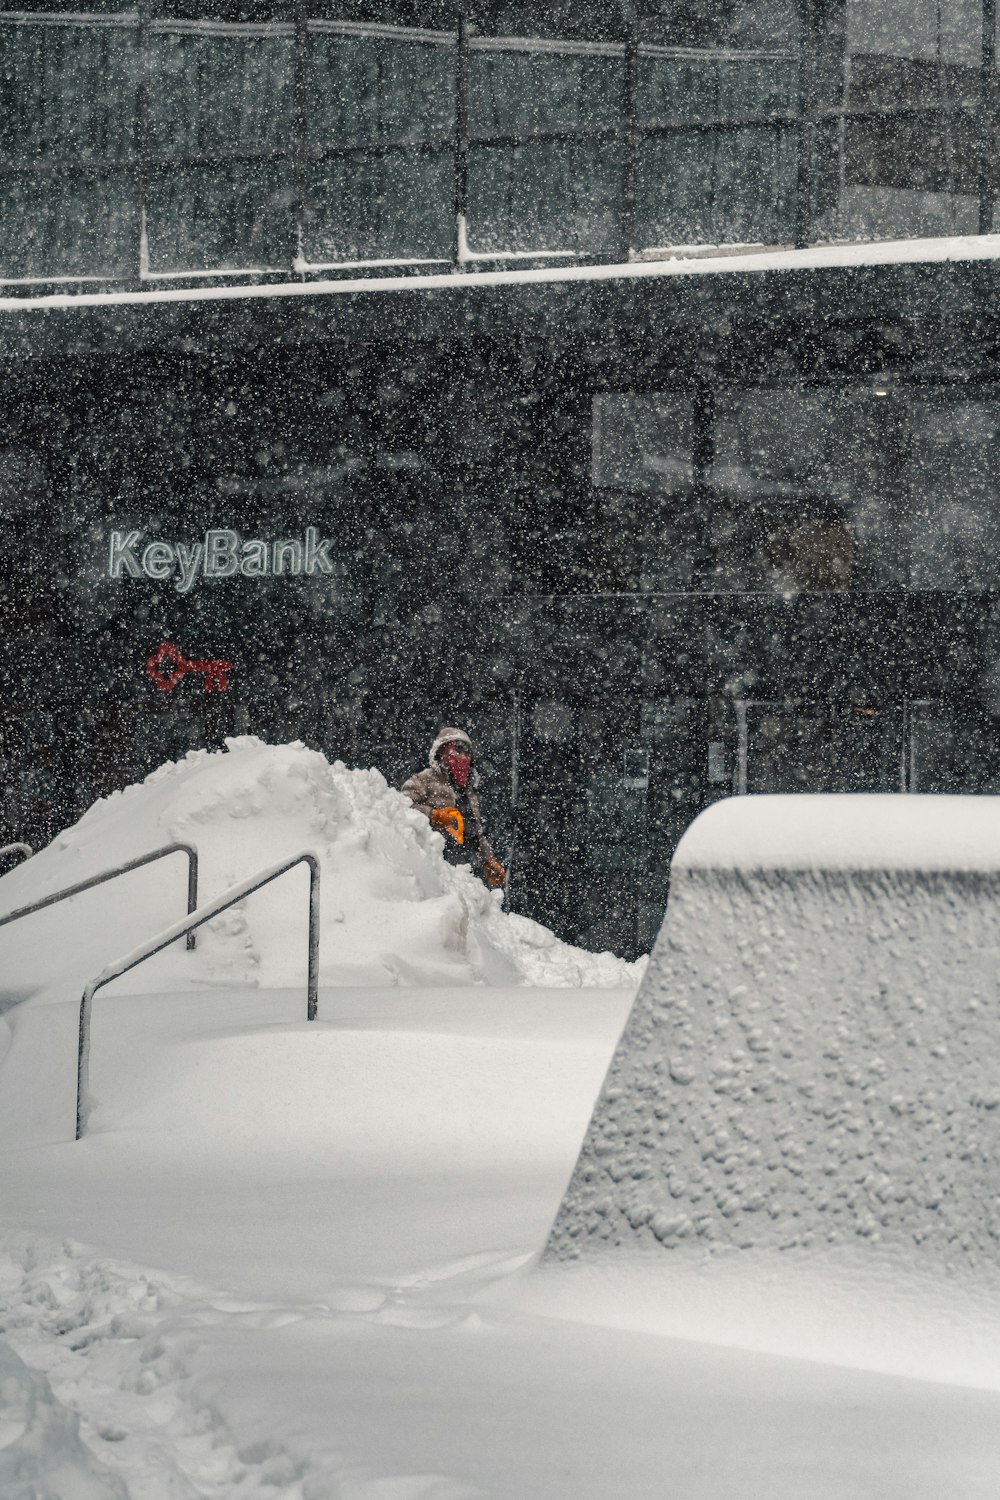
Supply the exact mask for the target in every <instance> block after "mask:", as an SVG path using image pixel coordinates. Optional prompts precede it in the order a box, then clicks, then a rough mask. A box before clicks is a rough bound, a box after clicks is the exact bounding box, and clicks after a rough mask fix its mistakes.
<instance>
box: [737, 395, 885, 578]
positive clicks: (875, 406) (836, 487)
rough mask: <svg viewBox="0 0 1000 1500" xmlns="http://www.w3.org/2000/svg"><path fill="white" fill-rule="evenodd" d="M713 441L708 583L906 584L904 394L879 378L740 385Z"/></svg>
mask: <svg viewBox="0 0 1000 1500" xmlns="http://www.w3.org/2000/svg"><path fill="white" fill-rule="evenodd" d="M779 413H780V420H778V414H779ZM714 444H715V462H714V464H713V466H712V470H711V481H712V485H713V488H714V489H715V493H716V500H717V509H716V513H715V516H714V519H713V522H712V537H711V544H712V546H711V550H712V556H713V565H712V569H711V573H710V579H709V582H710V586H711V587H714V588H720V589H736V590H743V589H748V590H751V591H753V590H774V591H775V592H777V593H782V594H794V593H797V592H799V591H803V590H806V591H829V590H833V591H839V590H842V589H848V588H854V589H858V588H861V589H885V588H895V587H901V586H904V585H905V583H906V577H907V571H906V569H907V559H906V544H905V539H904V538H903V537H902V536H901V527H900V525H899V521H898V517H899V514H900V511H901V508H902V498H903V497H902V495H901V494H900V490H899V485H900V479H899V467H900V454H901V453H902V451H903V448H904V446H905V415H904V413H903V411H902V409H901V407H900V405H899V404H898V403H896V402H894V401H890V400H887V399H885V398H884V397H879V396H878V395H876V393H875V391H874V390H873V389H859V390H856V391H831V390H815V391H810V390H788V389H768V390H755V391H743V392H739V393H736V394H735V395H732V396H727V397H724V398H722V399H721V400H720V402H719V404H718V410H717V415H716V420H715V424H714Z"/></svg>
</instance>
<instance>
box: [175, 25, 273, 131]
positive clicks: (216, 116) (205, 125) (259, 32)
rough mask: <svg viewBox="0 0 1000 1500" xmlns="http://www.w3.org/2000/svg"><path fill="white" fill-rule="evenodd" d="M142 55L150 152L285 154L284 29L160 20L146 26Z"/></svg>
mask: <svg viewBox="0 0 1000 1500" xmlns="http://www.w3.org/2000/svg"><path fill="white" fill-rule="evenodd" d="M150 52H151V69H150V85H149V140H150V149H151V150H152V151H155V152H159V153H162V154H163V155H168V156H190V155H195V154H198V153H200V152H218V151H273V150H288V149H290V147H291V145H292V142H293V137H294V129H295V116H294V98H293V87H294V68H295V53H294V35H293V31H292V27H291V26H288V25H275V24H274V23H271V24H268V25H266V26H264V25H260V26H239V25H223V24H222V23H220V22H216V21H188V22H182V21H162V22H157V23H155V25H154V27H153V30H152V34H151V36H150Z"/></svg>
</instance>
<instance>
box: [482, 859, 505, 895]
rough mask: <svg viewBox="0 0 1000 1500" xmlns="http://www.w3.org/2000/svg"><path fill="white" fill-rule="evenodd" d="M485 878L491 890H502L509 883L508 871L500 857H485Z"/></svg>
mask: <svg viewBox="0 0 1000 1500" xmlns="http://www.w3.org/2000/svg"><path fill="white" fill-rule="evenodd" d="M483 878H484V880H485V881H486V884H487V885H488V886H489V888H490V890H491V891H502V890H503V888H504V886H505V885H506V884H507V871H506V870H505V869H504V867H503V865H502V864H501V863H500V861H499V860H498V859H484V860H483Z"/></svg>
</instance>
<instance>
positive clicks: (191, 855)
mask: <svg viewBox="0 0 1000 1500" xmlns="http://www.w3.org/2000/svg"><path fill="white" fill-rule="evenodd" d="M187 857H188V916H190V915H191V913H192V912H193V911H197V910H198V851H197V849H196V848H195V847H194V845H193V844H190V845H188V850H187ZM195 941H196V940H195V934H194V929H193V928H192V929H191V931H190V932H189V933H188V935H187V941H186V944H185V946H186V947H187V951H188V952H189V953H192V952H193V951H194V945H195Z"/></svg>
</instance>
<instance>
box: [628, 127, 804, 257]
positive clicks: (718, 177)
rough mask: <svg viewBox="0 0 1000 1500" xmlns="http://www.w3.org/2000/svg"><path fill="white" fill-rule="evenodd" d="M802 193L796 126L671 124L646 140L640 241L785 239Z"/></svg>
mask: <svg viewBox="0 0 1000 1500" xmlns="http://www.w3.org/2000/svg"><path fill="white" fill-rule="evenodd" d="M796 195H797V137H796V134H795V132H794V130H790V129H782V128H781V127H775V126H772V127H755V128H745V129H742V130H741V129H737V128H730V129H725V130H702V131H691V132H686V131H672V132H671V133H670V134H669V135H664V136H656V137H653V138H651V139H648V140H645V141H644V142H643V143H642V147H641V151H640V157H639V183H638V192H637V202H636V218H637V229H636V234H637V239H638V243H639V244H640V245H642V246H645V247H649V248H652V247H655V246H669V245H685V244H700V245H717V244H772V245H773V244H782V243H785V242H787V241H789V240H791V239H792V238H793V237H794V232H795V204H796Z"/></svg>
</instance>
